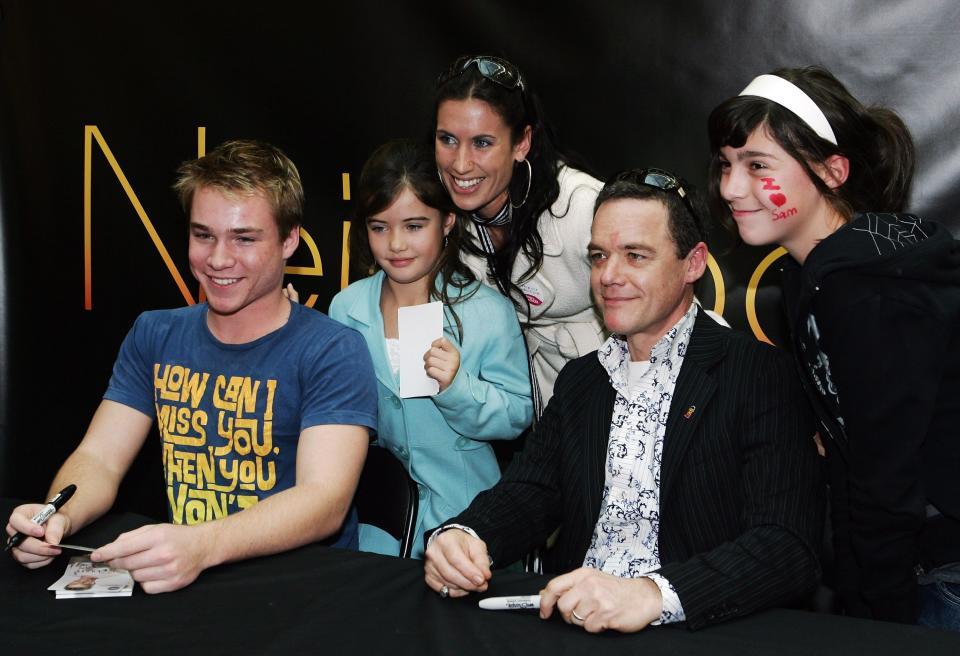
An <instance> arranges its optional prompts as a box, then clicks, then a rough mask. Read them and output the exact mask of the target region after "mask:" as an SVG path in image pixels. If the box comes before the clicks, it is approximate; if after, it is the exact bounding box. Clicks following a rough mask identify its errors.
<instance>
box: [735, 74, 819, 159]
mask: <svg viewBox="0 0 960 656" xmlns="http://www.w3.org/2000/svg"><path fill="white" fill-rule="evenodd" d="M740 95H741V96H759V97H760V98H766V99H767V100H772V101H773V102H775V103H777V104H778V105H781V106H783V107H786V108H787V109H789V110H790V111H791V112H793V113H794V114H796V115H797V116H799V117H800V119H801V120H802V121H803V122H804V123H806V124H807V125H809V126H810V128H811V129H812V130H813V131H814V132H816V133H817V134H818V135H819V136H820V137H822V138H824V139H826V140H827V141H829V142H830V143H832V144H833V145H834V146H836V145H838V144H837V138H836V137H835V136H834V134H833V128H832V127H830V121H828V120H827V117H826V115H825V114H824V113H823V111H822V110H821V109H820V108H819V107H817V103H815V102H813V100H812V99H811V98H810V96H808V95H807V94H805V93H804V92H803V90H802V89H800V87H798V86H796V85H795V84H793V83H791V82H789V81H787V80H784V79H783V78H782V77H777V76H776V75H759V76H757V77H755V78H753V81H751V82H750V84H748V85H747V88H746V89H744V90H743V91H741V92H740Z"/></svg>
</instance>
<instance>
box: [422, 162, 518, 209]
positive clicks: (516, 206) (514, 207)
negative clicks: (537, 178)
mask: <svg viewBox="0 0 960 656" xmlns="http://www.w3.org/2000/svg"><path fill="white" fill-rule="evenodd" d="M523 162H524V163H525V164H526V165H527V192H526V193H525V194H524V195H523V200H522V201H520V204H519V205H514V204H513V201H510V207H512V208H513V209H515V210H518V209H520V208H521V207H523V205H524V203H526V202H527V198H528V197H529V196H530V185H532V184H533V165H532V164H530V160H528V159H527V158H524V159H523ZM437 170H438V171H439V169H437Z"/></svg>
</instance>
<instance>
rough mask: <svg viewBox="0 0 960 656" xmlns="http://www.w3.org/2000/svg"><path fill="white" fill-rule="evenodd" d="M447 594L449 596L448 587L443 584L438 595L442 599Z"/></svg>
mask: <svg viewBox="0 0 960 656" xmlns="http://www.w3.org/2000/svg"><path fill="white" fill-rule="evenodd" d="M449 596H450V588H448V587H447V586H443V587H442V588H440V597H441V598H442V599H446V598H447V597H449Z"/></svg>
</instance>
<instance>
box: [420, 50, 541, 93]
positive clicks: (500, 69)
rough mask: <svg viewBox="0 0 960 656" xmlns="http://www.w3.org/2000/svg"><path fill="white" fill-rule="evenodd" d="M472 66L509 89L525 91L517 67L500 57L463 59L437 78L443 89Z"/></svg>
mask: <svg viewBox="0 0 960 656" xmlns="http://www.w3.org/2000/svg"><path fill="white" fill-rule="evenodd" d="M471 66H476V67H477V71H479V73H480V75H482V76H483V77H485V78H486V79H488V80H490V81H491V82H494V83H496V84H499V85H500V86H502V87H504V88H507V89H520V91H523V78H522V77H521V76H520V71H519V70H518V69H517V67H516V66H514V65H513V64H511V63H510V62H508V61H507V60H506V59H500V58H499V57H485V56H483V57H461V58H460V59H458V60H457V61H455V62H453V64H452V65H451V66H450V68H448V69H447V70H446V71H445V72H444V73H443V74H441V75H440V77H438V78H437V86H438V87H442V86H443V85H444V84H446V83H447V82H449V81H450V80H452V79H453V78H455V77H458V76H460V75H463V74H464V73H465V72H466V71H467V69H469V68H470V67H471Z"/></svg>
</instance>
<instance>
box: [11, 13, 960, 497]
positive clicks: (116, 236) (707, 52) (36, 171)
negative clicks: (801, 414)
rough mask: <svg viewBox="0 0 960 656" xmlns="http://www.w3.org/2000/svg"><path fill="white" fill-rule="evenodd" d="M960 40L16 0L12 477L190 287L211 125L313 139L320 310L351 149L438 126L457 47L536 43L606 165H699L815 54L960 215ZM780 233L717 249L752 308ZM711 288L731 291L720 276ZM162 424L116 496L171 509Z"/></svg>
mask: <svg viewBox="0 0 960 656" xmlns="http://www.w3.org/2000/svg"><path fill="white" fill-rule="evenodd" d="M958 46H960V5H958V3H956V2H955V0H912V1H909V0H903V1H891V0H884V1H878V0H849V1H844V0H793V1H784V2H775V1H772V0H770V1H765V0H739V1H732V2H725V3H716V2H711V1H710V0H702V1H699V2H694V1H690V2H684V1H674V2H665V1H664V2H640V1H634V2H611V3H603V2H596V3H585V2H584V3H566V2H552V3H541V2H520V1H518V0H513V1H491V0H487V1H486V2H436V3H428V2H386V1H384V2H372V1H369V0H355V1H353V2H349V3H346V2H345V3H337V2H332V3H315V4H313V5H309V6H304V5H302V3H293V2H289V3H288V2H283V1H279V0H275V1H273V2H269V3H264V2H251V1H249V0H234V1H232V2H222V3H219V2H185V1H183V0H169V1H167V2H163V3H159V2H144V3H125V4H121V3H114V2H90V1H88V2H83V3H78V2H54V1H39V0H32V1H30V0H22V1H11V0H0V340H2V343H0V494H3V495H15V496H20V497H28V498H39V497H40V496H42V495H43V494H44V492H45V489H46V487H47V485H48V483H49V480H50V478H51V477H52V475H53V473H54V471H55V469H56V467H57V466H58V464H59V463H60V462H62V460H63V458H64V457H65V456H66V455H67V453H69V451H70V450H71V449H72V448H73V447H74V446H75V444H76V443H77V441H78V440H79V438H80V437H81V435H82V433H83V431H84V430H85V428H86V424H87V422H88V421H89V418H90V416H91V413H92V411H93V409H94V408H95V407H96V404H97V402H98V400H99V398H100V395H101V394H102V391H103V389H104V387H105V385H106V381H107V378H108V377H109V373H110V367H111V363H112V361H113V358H114V356H115V354H116V350H117V347H118V346H119V343H120V341H121V340H122V338H123V335H124V334H125V333H126V330H127V329H128V327H129V326H130V324H131V322H132V321H133V319H134V318H135V316H136V315H137V314H138V313H139V312H141V311H142V310H144V309H149V308H158V307H172V306H178V305H182V304H184V303H185V302H188V301H187V298H188V297H192V298H193V299H196V296H197V285H196V283H195V281H193V280H192V278H191V277H190V275H189V270H188V268H187V262H186V235H187V233H186V229H185V224H184V218H183V216H182V212H181V211H180V209H179V207H178V205H177V203H176V200H175V198H174V196H173V194H172V193H171V191H170V189H169V187H170V184H171V182H172V178H173V170H174V168H175V167H176V165H177V164H178V163H179V162H181V161H182V160H184V159H187V158H190V157H194V156H196V154H197V152H198V148H199V147H203V146H204V145H206V147H210V148H212V147H213V146H214V145H216V144H217V143H219V142H220V141H222V140H224V139H227V138H234V137H255V138H262V139H266V140H268V141H271V142H273V143H275V144H277V145H278V146H280V147H281V148H283V149H284V150H285V151H286V152H287V153H288V154H289V155H290V156H291V157H292V158H293V160H294V161H295V162H296V163H297V164H298V166H299V168H300V171H301V174H302V176H303V179H304V183H305V186H306V190H307V220H306V224H305V229H306V230H307V231H308V233H309V234H310V236H311V237H312V239H313V240H314V241H315V243H316V246H317V251H318V254H319V256H320V264H321V266H322V272H323V274H322V276H321V275H316V273H317V272H316V271H314V273H313V274H310V273H304V271H305V270H309V269H310V268H312V267H313V268H315V265H316V262H315V258H314V257H313V255H312V254H311V253H310V251H309V248H308V247H307V246H306V245H304V246H301V249H300V251H298V253H297V254H296V255H295V257H294V259H293V260H292V261H291V262H290V264H291V265H292V266H296V267H302V269H301V270H300V272H298V273H292V274H291V275H290V279H291V280H292V281H293V282H294V283H295V284H296V285H297V286H298V288H299V289H300V290H301V292H303V293H304V294H305V295H306V296H309V295H312V294H316V295H317V298H316V301H315V307H317V308H318V309H321V310H323V309H326V306H327V304H328V303H329V300H330V298H331V297H332V295H333V294H334V293H335V292H336V291H337V290H338V289H339V288H340V285H341V270H342V259H343V257H342V249H341V247H342V239H341V236H342V230H343V221H344V220H347V219H349V217H350V209H351V205H350V202H349V200H348V199H345V196H348V194H346V193H345V180H344V174H347V175H356V174H357V173H358V172H359V168H360V166H361V164H362V163H363V161H364V159H365V157H366V155H367V154H369V153H370V151H371V150H372V149H373V148H374V147H375V146H377V145H378V144H379V143H381V142H383V141H384V140H386V139H389V138H393V137H398V136H420V135H423V134H426V132H427V131H428V130H429V127H430V113H431V110H432V102H431V101H432V98H431V96H432V90H433V83H434V80H435V78H436V75H437V74H438V73H439V71H440V70H441V69H442V68H443V67H444V66H445V65H446V64H447V63H448V62H449V61H450V60H451V59H453V58H454V57H456V56H457V55H459V54H462V53H465V52H476V51H484V52H490V53H494V54H501V55H504V56H506V57H508V58H510V59H511V60H513V61H515V62H516V63H517V64H519V65H520V67H521V68H522V69H523V70H524V71H525V73H526V75H527V77H528V79H529V81H530V82H531V83H532V85H533V87H534V88H535V89H537V90H538V92H539V93H540V95H541V97H542V99H543V102H544V105H545V107H546V109H547V114H548V118H549V119H550V120H551V122H552V123H553V124H554V126H555V128H556V130H557V132H558V133H559V136H560V139H561V141H562V142H563V143H564V144H565V145H566V146H568V147H569V148H570V149H572V150H574V151H576V152H578V153H579V154H580V155H581V156H583V157H584V158H585V159H586V161H587V162H588V163H589V164H590V165H591V166H592V167H593V168H594V169H595V170H596V172H597V173H598V174H600V175H601V176H605V175H607V174H609V173H611V172H613V171H615V170H618V169H621V168H625V167H628V166H639V165H657V166H661V167H664V168H668V169H671V170H674V171H677V172H681V173H683V174H684V175H686V176H687V177H688V178H690V179H691V180H692V181H694V182H695V183H697V184H700V185H701V186H702V183H703V182H704V179H705V170H706V163H707V159H708V153H707V151H706V138H705V130H704V123H705V118H706V115H707V113H708V112H709V110H710V109H711V108H712V107H713V106H714V105H715V104H717V103H718V102H719V101H721V100H723V99H724V98H726V97H728V96H730V95H733V94H735V93H737V92H739V90H740V89H741V88H742V87H743V86H744V85H745V84H746V83H747V82H748V81H749V80H750V79H751V78H752V77H753V76H754V75H757V74H759V73H762V72H767V71H769V70H771V69H773V68H775V67H778V66H784V65H789V66H796V65H805V64H821V65H825V66H827V67H828V68H830V69H831V70H833V71H834V73H836V74H837V75H838V77H840V78H841V79H842V80H844V81H845V82H846V83H847V84H848V86H849V87H850V88H851V90H852V91H853V92H854V94H855V95H857V96H858V97H860V98H862V99H864V100H866V101H868V102H878V103H884V104H889V105H891V106H893V107H894V108H895V109H897V110H898V111H899V112H900V113H901V114H902V115H903V116H904V118H905V119H906V121H907V123H908V124H909V125H910V126H911V128H912V130H913V132H914V136H915V138H916V141H917V144H918V147H919V155H920V162H919V165H920V166H919V174H918V177H917V182H916V185H915V189H914V195H913V203H912V209H913V210H914V211H916V212H918V213H920V214H922V215H924V216H926V217H929V218H934V219H937V220H940V221H943V222H945V223H947V224H948V225H949V226H950V227H951V229H953V231H954V232H955V233H956V232H958V229H960V220H958V219H957V218H955V217H954V212H953V210H954V208H955V207H956V205H957V201H958V200H960V188H958V185H957V181H958V180H960V153H958V149H957V137H956V136H955V135H956V134H958V128H960V115H958V107H960V66H958V64H960V47H958ZM108 153H110V154H112V157H113V158H114V162H113V163H111V161H110V159H109V157H108ZM121 177H124V178H125V179H126V181H127V185H126V187H125V186H124V185H123V184H122V183H121V182H120V178H121ZM87 190H89V195H87ZM132 198H135V199H136V200H137V202H138V203H139V206H140V210H138V209H137V207H136V205H135V203H134V202H133V200H132ZM86 215H89V230H87V229H85V216H86ZM148 226H149V227H148ZM87 234H89V236H90V240H89V243H90V260H89V265H87V264H86V263H85V257H84V254H85V237H86V235H87ZM721 237H722V235H721V234H720V232H719V230H717V231H715V240H714V246H720V247H721V248H722V247H723V246H724V245H725V244H724V240H723V239H722V238H721ZM158 244H159V245H162V249H165V251H166V252H167V253H168V257H167V260H165V259H164V257H163V255H162V253H161V247H160V246H158ZM770 250H771V249H769V248H766V249H750V248H744V247H741V248H738V249H736V250H734V251H732V252H730V253H728V254H723V253H722V252H721V251H720V250H715V255H716V256H717V259H718V261H719V264H720V268H721V269H722V271H723V281H724V289H723V291H724V293H723V294H722V300H723V302H724V315H725V316H726V317H727V319H728V320H729V321H730V322H731V323H732V324H733V325H734V326H736V327H739V328H743V329H745V330H748V331H749V330H751V329H752V328H751V325H750V322H749V321H748V313H747V311H746V309H745V308H746V307H747V304H745V295H746V291H747V284H748V281H749V280H750V278H751V276H752V275H753V274H754V273H755V271H756V270H757V266H758V264H760V263H761V261H762V260H763V259H764V257H765V256H767V254H768V253H769V252H770ZM174 271H176V272H177V274H178V275H180V276H181V277H182V279H183V280H184V283H185V287H184V289H185V290H186V292H184V291H182V290H181V288H180V287H179V286H178V284H177V282H176V280H175V276H174V274H173V272H174ZM88 274H89V280H90V283H89V285H88V284H87V279H88V278H87V275H88ZM776 278H777V274H776V267H773V268H772V269H770V270H769V271H768V272H767V273H766V274H765V275H763V276H760V278H759V282H758V284H757V287H758V290H757V307H758V308H759V309H758V317H759V326H760V327H761V329H762V331H763V332H764V333H765V334H766V335H767V336H768V337H769V338H770V339H771V340H772V341H773V342H775V343H782V342H783V336H784V332H783V325H782V322H781V320H780V318H779V316H780V315H779V311H778V298H779V297H778V293H777V290H776V283H777V279H776ZM700 294H701V297H702V298H703V299H704V300H705V301H706V303H707V304H708V305H712V304H714V303H715V301H716V300H717V293H716V287H715V285H714V282H713V280H712V279H710V280H707V281H706V282H705V283H704V284H703V285H702V286H701V290H700ZM156 444H159V442H156V443H154V447H153V448H148V449H145V450H144V454H142V457H141V459H140V460H139V461H138V463H137V465H136V468H135V470H134V472H133V475H132V476H130V477H128V479H129V480H128V481H127V483H126V484H125V488H124V490H123V492H122V495H121V502H120V505H121V507H124V508H129V509H134V510H139V511H141V512H147V513H160V512H162V503H163V500H162V498H161V490H162V486H161V485H160V484H159V480H158V477H159V476H160V469H159V460H160V459H159V457H158V449H157V448H156Z"/></svg>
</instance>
